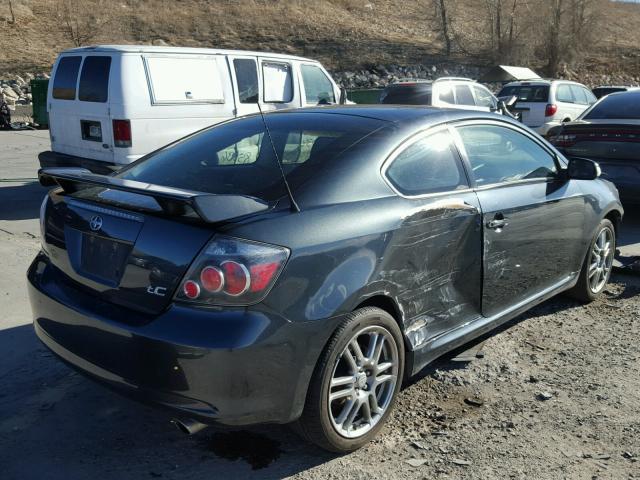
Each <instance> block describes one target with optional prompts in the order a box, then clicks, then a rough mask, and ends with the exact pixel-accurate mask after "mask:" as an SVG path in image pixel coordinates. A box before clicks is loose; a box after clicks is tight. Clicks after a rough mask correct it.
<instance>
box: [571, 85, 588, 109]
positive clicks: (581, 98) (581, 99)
mask: <svg viewBox="0 0 640 480" xmlns="http://www.w3.org/2000/svg"><path fill="white" fill-rule="evenodd" d="M571 93H572V94H573V98H574V99H575V102H576V103H579V104H580V105H589V101H588V100H587V95H586V94H585V90H584V88H582V87H579V86H578V85H571Z"/></svg>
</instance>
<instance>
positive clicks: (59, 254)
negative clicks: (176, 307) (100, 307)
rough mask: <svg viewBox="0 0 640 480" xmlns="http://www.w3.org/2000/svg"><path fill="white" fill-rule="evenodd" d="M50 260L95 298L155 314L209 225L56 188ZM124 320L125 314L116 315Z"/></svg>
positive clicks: (49, 226) (49, 216) (49, 214)
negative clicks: (81, 197)
mask: <svg viewBox="0 0 640 480" xmlns="http://www.w3.org/2000/svg"><path fill="white" fill-rule="evenodd" d="M45 218H46V221H45V234H44V236H43V243H44V249H45V250H46V251H47V253H48V254H49V257H50V259H51V263H52V264H53V265H55V266H56V267H57V268H58V269H59V270H61V271H62V272H63V273H64V274H65V275H67V276H68V277H69V278H71V279H72V280H73V281H74V282H75V283H76V284H77V286H78V287H79V288H81V289H83V290H85V291H88V292H89V293H91V294H93V295H96V296H98V297H99V298H100V299H101V300H104V301H106V302H109V303H113V304H117V305H121V306H123V307H127V308H130V309H133V310H136V311H139V312H143V313H149V314H157V313H159V312H161V311H162V310H163V309H164V308H165V307H166V306H167V305H168V304H169V303H170V301H171V299H172V297H173V294H174V291H175V289H176V288H177V286H178V284H179V282H180V280H181V279H182V277H183V276H184V274H185V273H186V270H187V268H188V267H189V265H190V263H191V261H192V260H193V259H194V257H195V256H196V255H197V254H198V252H199V251H200V250H201V249H202V248H203V247H204V246H205V244H206V243H207V241H208V240H209V239H210V238H211V237H212V235H213V233H214V232H213V230H212V229H211V228H206V227H205V226H200V225H189V224H184V223H181V222H176V221H175V220H171V219H165V218H160V217H157V216H154V215H146V214H143V213H139V212H132V211H127V210H123V209H120V208H115V207H112V206H106V205H100V204H95V203H91V202H88V201H84V200H77V199H74V198H72V197H67V196H63V195H61V194H60V193H53V194H51V201H50V202H49V205H48V207H47V210H46V217H45ZM122 320H123V321H125V322H126V321H127V319H124V318H123V319H122Z"/></svg>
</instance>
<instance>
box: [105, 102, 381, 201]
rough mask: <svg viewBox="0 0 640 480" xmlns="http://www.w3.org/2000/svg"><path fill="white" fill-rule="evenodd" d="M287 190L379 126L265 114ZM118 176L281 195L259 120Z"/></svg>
mask: <svg viewBox="0 0 640 480" xmlns="http://www.w3.org/2000/svg"><path fill="white" fill-rule="evenodd" d="M266 122H267V125H268V127H269V131H270V132H271V137H272V138H273V142H274V145H275V150H276V152H277V153H278V157H279V158H280V159H281V161H282V165H283V169H284V172H285V175H286V176H287V180H288V181H289V183H290V185H291V188H292V189H293V190H294V192H295V189H296V188H298V187H300V186H301V185H302V184H303V183H304V182H305V181H307V180H308V179H309V178H311V177H312V176H313V175H314V173H317V172H318V171H320V170H321V169H324V168H331V166H332V165H335V163H336V162H337V161H341V159H342V157H343V156H341V155H340V153H341V152H343V151H344V150H345V149H347V148H348V147H349V146H351V145H353V144H354V143H356V142H358V141H359V140H361V139H362V138H363V137H365V136H366V135H367V134H369V133H371V132H373V131H375V130H377V129H378V128H379V127H381V126H382V125H383V123H384V122H382V121H380V120H374V119H369V118H364V117H357V118H356V117H352V116H347V115H336V114H326V113H294V112H290V113H284V114H272V115H267V116H266ZM117 176H118V177H120V178H125V179H129V180H138V181H142V182H147V183H152V184H157V185H164V186H169V187H174V188H181V189H186V190H194V191H199V192H207V193H218V194H241V195H250V196H253V197H258V198H261V199H263V200H267V201H273V200H276V199H278V198H280V197H282V196H283V195H285V193H286V191H285V189H284V187H283V183H282V177H281V173H280V169H279V167H278V163H277V162H276V159H275V156H274V148H273V147H272V145H271V143H270V142H269V137H268V136H267V135H265V129H264V124H263V122H262V120H261V118H260V117H259V116H252V117H245V118H241V119H238V120H233V121H230V122H227V123H224V124H222V125H218V126H214V127H211V128H209V129H207V130H204V131H201V132H199V133H197V134H195V135H192V136H190V137H187V138H185V139H183V140H180V141H179V142H177V143H174V144H172V145H169V146H167V147H166V148H164V149H162V150H160V151H158V152H155V153H153V154H151V155H150V156H147V157H145V158H142V159H140V160H139V161H137V162H135V163H133V164H132V165H131V166H130V167H128V168H126V169H125V170H122V171H121V173H119V174H118V175H117Z"/></svg>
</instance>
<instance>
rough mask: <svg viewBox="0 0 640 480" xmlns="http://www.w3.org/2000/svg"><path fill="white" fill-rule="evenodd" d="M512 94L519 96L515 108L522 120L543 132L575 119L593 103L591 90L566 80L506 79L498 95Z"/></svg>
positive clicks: (507, 95)
mask: <svg viewBox="0 0 640 480" xmlns="http://www.w3.org/2000/svg"><path fill="white" fill-rule="evenodd" d="M511 96H516V97H518V101H517V103H516V104H515V107H514V111H517V112H520V113H521V114H522V123H524V124H525V125H526V126H528V127H529V128H531V129H532V130H535V131H536V132H537V133H539V134H540V135H542V136H546V135H547V132H548V131H549V130H550V129H551V128H553V127H556V126H558V125H561V124H562V123H564V122H570V121H572V120H575V119H576V118H578V117H579V116H580V115H581V114H582V112H584V111H585V110H586V109H587V108H589V107H590V106H591V105H593V104H594V103H596V97H595V96H594V95H593V93H592V92H591V90H589V89H588V88H587V87H585V86H584V85H582V84H581V83H577V82H571V81H569V80H543V79H536V80H531V81H526V82H520V81H519V82H511V83H507V84H506V85H505V86H504V87H502V90H500V93H498V97H499V98H500V97H503V98H504V97H511Z"/></svg>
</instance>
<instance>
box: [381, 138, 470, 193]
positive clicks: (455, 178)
mask: <svg viewBox="0 0 640 480" xmlns="http://www.w3.org/2000/svg"><path fill="white" fill-rule="evenodd" d="M386 175H387V178H388V179H389V181H390V182H391V183H392V184H393V186H394V187H396V189H397V190H398V191H399V192H401V193H402V194H404V195H421V194H426V193H436V192H446V191H450V190H458V189H461V188H467V187H468V186H469V185H468V183H467V178H466V176H465V174H464V171H463V169H462V164H461V162H460V159H459V158H458V154H457V151H456V149H455V147H454V146H453V140H452V138H451V135H450V134H449V132H445V131H443V132H437V133H434V134H433V135H429V136H428V137H425V138H422V139H420V140H418V141H416V142H414V143H412V144H411V145H409V146H408V147H407V148H405V149H404V150H403V151H402V152H401V153H400V154H399V155H398V156H397V157H396V158H395V159H394V160H393V163H391V166H389V168H388V169H387V171H386Z"/></svg>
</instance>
